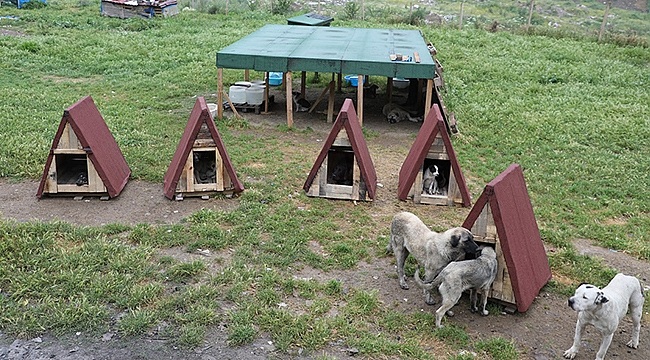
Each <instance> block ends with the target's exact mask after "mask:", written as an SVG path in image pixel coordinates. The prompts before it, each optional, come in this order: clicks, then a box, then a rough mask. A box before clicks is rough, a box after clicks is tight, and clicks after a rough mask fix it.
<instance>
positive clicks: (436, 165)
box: [422, 159, 451, 196]
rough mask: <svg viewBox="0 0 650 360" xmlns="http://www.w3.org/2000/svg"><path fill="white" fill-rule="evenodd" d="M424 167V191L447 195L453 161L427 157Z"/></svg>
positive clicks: (429, 193) (430, 193)
mask: <svg viewBox="0 0 650 360" xmlns="http://www.w3.org/2000/svg"><path fill="white" fill-rule="evenodd" d="M423 169H424V171H423V173H422V193H423V194H427V195H442V196H446V195H447V187H448V185H449V182H448V179H449V173H450V172H451V162H450V161H449V160H434V159H425V160H424V165H423Z"/></svg>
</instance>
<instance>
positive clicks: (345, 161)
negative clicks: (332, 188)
mask: <svg viewBox="0 0 650 360" xmlns="http://www.w3.org/2000/svg"><path fill="white" fill-rule="evenodd" d="M353 170H354V151H353V150H352V147H350V146H332V147H331V148H330V149H329V150H328V152H327V183H328V184H334V185H347V186H352V177H353V175H352V174H353Z"/></svg>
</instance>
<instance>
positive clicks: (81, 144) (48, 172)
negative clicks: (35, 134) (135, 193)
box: [36, 96, 131, 198]
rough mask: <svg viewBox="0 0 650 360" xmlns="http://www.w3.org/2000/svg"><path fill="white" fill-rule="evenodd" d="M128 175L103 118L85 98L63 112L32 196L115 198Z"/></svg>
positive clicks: (90, 99) (92, 103) (88, 98)
mask: <svg viewBox="0 0 650 360" xmlns="http://www.w3.org/2000/svg"><path fill="white" fill-rule="evenodd" d="M130 175H131V169H129V166H128V164H127V163H126V160H125V159H124V155H123V154H122V152H121V151H120V148H119V147H118V145H117V142H115V138H114V137H113V135H112V134H111V131H110V130H109V129H108V126H107V125H106V122H104V118H103V117H102V115H101V114H100V113H99V110H98V109H97V107H96V106H95V103H94V101H93V99H92V98H91V97H90V96H86V97H84V98H83V99H81V100H79V101H77V102H76V103H75V104H73V105H72V106H70V107H69V108H67V109H66V110H64V111H63V117H62V119H61V122H60V123H59V128H58V130H57V131H56V135H55V136H54V141H53V142H52V148H51V149H50V154H49V155H48V157H47V162H46V163H45V169H44V170H43V176H42V177H41V183H40V185H39V186H38V191H37V193H36V196H37V197H39V198H41V197H42V196H43V195H44V194H48V195H55V194H67V195H96V196H102V197H105V196H108V197H116V196H118V195H119V194H120V192H121V191H122V189H124V186H126V183H127V182H128V180H129V176H130Z"/></svg>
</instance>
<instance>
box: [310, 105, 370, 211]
mask: <svg viewBox="0 0 650 360" xmlns="http://www.w3.org/2000/svg"><path fill="white" fill-rule="evenodd" d="M343 129H345V131H346V132H347V136H348V140H349V141H350V145H351V147H352V150H353V152H354V157H355V159H356V162H357V164H358V165H359V171H360V176H361V178H362V179H363V181H364V182H365V185H366V188H367V192H368V197H369V198H370V199H374V198H375V194H376V190H377V172H376V171H375V166H374V165H373V163H372V158H371V157H370V151H369V150H368V145H367V144H366V139H365V138H364V136H363V131H362V130H361V124H360V123H359V120H358V118H357V112H356V111H355V109H354V104H353V103H352V100H351V99H345V101H344V102H343V106H342V107H341V110H340V111H339V114H338V116H337V117H336V121H334V124H333V125H332V130H331V131H330V133H329V136H328V137H327V139H326V140H325V143H324V144H323V148H322V149H321V152H320V153H319V154H318V157H317V158H316V161H315V162H314V165H313V166H312V168H311V171H310V172H309V175H308V176H307V180H306V181H305V184H304V186H303V189H304V190H305V191H307V192H308V191H309V189H310V187H311V186H312V183H313V182H314V179H315V178H316V175H317V174H318V171H319V169H320V168H321V165H322V164H323V161H324V160H325V158H326V157H327V155H328V151H329V150H330V148H331V147H332V145H333V144H334V142H335V140H336V138H337V136H338V135H339V133H340V132H341V130H343Z"/></svg>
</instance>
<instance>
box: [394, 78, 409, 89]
mask: <svg viewBox="0 0 650 360" xmlns="http://www.w3.org/2000/svg"><path fill="white" fill-rule="evenodd" d="M410 83H411V81H410V80H408V79H404V78H393V87H395V88H397V89H406V88H407V87H409V84H410Z"/></svg>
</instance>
